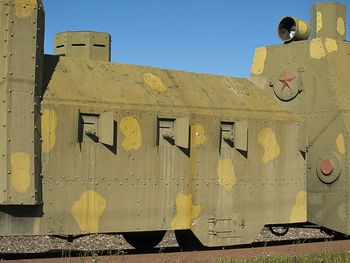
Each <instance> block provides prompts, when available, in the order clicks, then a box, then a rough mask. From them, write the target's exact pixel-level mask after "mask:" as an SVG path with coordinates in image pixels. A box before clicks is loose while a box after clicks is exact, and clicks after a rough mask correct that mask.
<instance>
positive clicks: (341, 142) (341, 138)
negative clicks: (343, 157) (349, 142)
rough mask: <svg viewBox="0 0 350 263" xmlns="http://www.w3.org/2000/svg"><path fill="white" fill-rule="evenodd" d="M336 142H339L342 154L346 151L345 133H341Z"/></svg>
mask: <svg viewBox="0 0 350 263" xmlns="http://www.w3.org/2000/svg"><path fill="white" fill-rule="evenodd" d="M336 143H337V148H338V151H339V152H340V153H342V154H344V153H345V143H344V136H343V134H339V135H338V137H337V139H336Z"/></svg>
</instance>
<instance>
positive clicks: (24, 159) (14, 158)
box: [11, 152, 30, 193]
mask: <svg viewBox="0 0 350 263" xmlns="http://www.w3.org/2000/svg"><path fill="white" fill-rule="evenodd" d="M11 167H12V174H11V185H12V187H13V188H14V189H15V190H16V192H18V193H25V192H26V191H27V190H28V188H29V186H30V175H29V174H30V157H29V154H27V153H24V152H17V153H14V154H12V155H11Z"/></svg>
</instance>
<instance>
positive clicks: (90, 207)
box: [70, 190, 106, 233]
mask: <svg viewBox="0 0 350 263" xmlns="http://www.w3.org/2000/svg"><path fill="white" fill-rule="evenodd" d="M105 209H106V199H105V198H104V197H103V196H101V195H100V194H98V193H96V192H95V191H93V190H88V191H85V192H84V193H83V194H82V195H81V196H80V199H79V200H78V201H76V202H75V203H74V205H73V206H72V208H71V210H70V211H71V214H72V216H73V218H74V220H75V221H76V222H77V224H78V226H79V228H80V229H81V231H82V233H98V223H99V220H100V217H101V215H102V213H103V212H104V210H105Z"/></svg>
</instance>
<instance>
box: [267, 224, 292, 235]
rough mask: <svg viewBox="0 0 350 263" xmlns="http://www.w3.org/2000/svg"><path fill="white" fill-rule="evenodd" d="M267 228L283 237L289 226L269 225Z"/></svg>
mask: <svg viewBox="0 0 350 263" xmlns="http://www.w3.org/2000/svg"><path fill="white" fill-rule="evenodd" d="M269 230H270V231H271V233H272V234H274V235H275V236H278V237H283V236H285V235H286V234H287V233H288V231H289V227H288V226H282V227H272V226H270V227H269Z"/></svg>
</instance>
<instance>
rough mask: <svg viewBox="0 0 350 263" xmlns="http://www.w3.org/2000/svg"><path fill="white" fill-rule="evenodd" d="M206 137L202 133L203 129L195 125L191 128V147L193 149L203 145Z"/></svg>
mask: <svg viewBox="0 0 350 263" xmlns="http://www.w3.org/2000/svg"><path fill="white" fill-rule="evenodd" d="M206 138H207V137H206V136H205V133H204V127H203V126H202V125H201V124H195V125H193V126H191V147H192V148H194V147H196V146H197V145H201V144H204V143H205V140H206Z"/></svg>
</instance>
